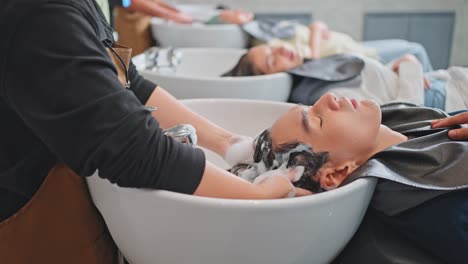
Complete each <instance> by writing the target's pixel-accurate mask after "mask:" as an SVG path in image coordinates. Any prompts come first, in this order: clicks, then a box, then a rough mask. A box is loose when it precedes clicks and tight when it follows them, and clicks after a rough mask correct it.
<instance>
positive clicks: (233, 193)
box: [194, 162, 312, 199]
mask: <svg viewBox="0 0 468 264" xmlns="http://www.w3.org/2000/svg"><path fill="white" fill-rule="evenodd" d="M272 172H273V171H270V172H269V173H270V174H271V173H272ZM302 172H303V170H302V171H300V172H299V174H302ZM284 173H286V175H285V174H284ZM297 173H298V171H297V170H294V169H292V170H288V171H287V172H282V171H280V170H277V171H274V172H273V174H277V175H274V176H279V177H268V178H267V179H266V180H264V181H262V182H261V183H259V184H252V183H250V182H247V181H246V180H244V179H242V178H239V177H237V176H235V175H233V174H231V173H229V172H227V171H225V170H222V169H220V168H218V167H216V166H214V165H213V164H211V163H210V162H206V166H205V172H204V174H203V178H202V180H201V182H200V185H198V188H197V189H196V190H195V193H194V195H198V196H207V197H219V198H236V199H275V198H284V197H287V195H288V193H289V192H290V191H291V188H292V185H291V183H290V181H291V180H293V179H294V178H297V176H298V175H299V174H297ZM294 189H295V196H305V195H310V194H312V193H311V192H309V191H307V190H304V189H301V188H294Z"/></svg>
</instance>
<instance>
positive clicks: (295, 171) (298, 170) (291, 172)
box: [288, 166, 304, 182]
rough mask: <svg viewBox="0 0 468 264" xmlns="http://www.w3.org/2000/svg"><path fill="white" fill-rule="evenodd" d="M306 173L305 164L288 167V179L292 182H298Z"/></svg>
mask: <svg viewBox="0 0 468 264" xmlns="http://www.w3.org/2000/svg"><path fill="white" fill-rule="evenodd" d="M303 174H304V166H297V167H294V168H291V169H288V179H289V180H290V181H291V182H297V181H298V180H300V179H301V177H302V175H303Z"/></svg>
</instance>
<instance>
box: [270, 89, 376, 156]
mask: <svg viewBox="0 0 468 264" xmlns="http://www.w3.org/2000/svg"><path fill="white" fill-rule="evenodd" d="M380 122H381V113H380V107H379V106H378V105H377V104H376V103H375V102H374V101H370V100H363V101H361V102H357V101H356V100H354V99H352V100H350V99H348V98H340V99H338V98H336V97H335V95H333V94H331V93H328V94H325V95H324V96H322V97H321V98H320V99H319V100H318V101H317V102H316V103H315V105H313V106H304V105H298V106H296V107H294V108H292V109H291V110H290V111H288V112H287V113H285V114H284V115H283V116H281V117H280V118H279V119H278V120H277V121H276V122H275V123H274V124H273V126H272V127H271V140H272V144H273V146H274V147H275V146H279V145H281V144H285V143H291V142H300V143H304V144H307V145H309V146H311V147H313V150H314V151H315V152H322V151H323V152H328V153H329V161H331V162H334V163H340V162H346V161H348V160H350V159H353V158H356V157H359V156H365V155H367V154H368V153H369V152H370V151H372V150H373V149H374V148H375V146H376V145H377V143H378V140H377V137H378V134H379V128H380Z"/></svg>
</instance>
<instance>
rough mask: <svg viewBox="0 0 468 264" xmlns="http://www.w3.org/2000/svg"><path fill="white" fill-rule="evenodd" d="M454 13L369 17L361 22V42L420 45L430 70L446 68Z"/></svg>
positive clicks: (448, 61) (450, 45) (374, 15)
mask: <svg viewBox="0 0 468 264" xmlns="http://www.w3.org/2000/svg"><path fill="white" fill-rule="evenodd" d="M454 25H455V13H453V12H443V13H371V14H366V16H365V19H364V36H363V39H364V40H377V39H391V38H400V39H406V40H409V41H413V42H418V43H420V44H422V45H423V46H424V47H425V48H426V50H427V52H428V54H429V57H430V59H431V62H432V65H433V67H434V69H444V68H447V67H448V66H449V63H450V56H451V49H452V41H453V30H454Z"/></svg>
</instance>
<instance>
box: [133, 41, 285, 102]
mask: <svg viewBox="0 0 468 264" xmlns="http://www.w3.org/2000/svg"><path fill="white" fill-rule="evenodd" d="M177 50H178V52H181V54H182V60H181V63H180V65H179V67H177V69H176V72H174V73H167V70H165V69H162V70H161V72H157V71H151V70H145V69H144V67H145V66H144V54H141V55H138V56H136V57H134V58H133V62H134V63H135V65H136V66H137V69H138V71H139V72H140V73H141V75H143V76H144V77H145V78H147V79H149V80H152V81H153V82H155V83H157V84H158V85H160V86H161V87H163V88H164V89H166V90H168V91H169V92H170V93H171V94H172V95H174V96H175V97H176V98H178V99H192V98H242V99H259V100H270V101H280V102H285V101H287V99H288V97H289V93H290V91H291V86H292V78H291V76H290V75H289V74H287V73H276V74H269V75H261V76H248V77H220V76H221V75H222V74H223V73H225V72H227V71H229V70H230V69H232V67H234V65H235V64H236V63H237V61H238V60H239V58H240V56H242V54H244V53H245V50H242V49H217V48H181V49H177Z"/></svg>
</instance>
